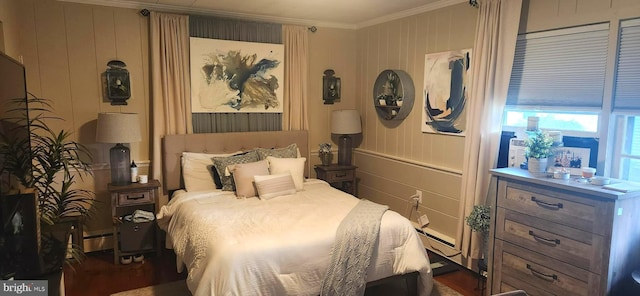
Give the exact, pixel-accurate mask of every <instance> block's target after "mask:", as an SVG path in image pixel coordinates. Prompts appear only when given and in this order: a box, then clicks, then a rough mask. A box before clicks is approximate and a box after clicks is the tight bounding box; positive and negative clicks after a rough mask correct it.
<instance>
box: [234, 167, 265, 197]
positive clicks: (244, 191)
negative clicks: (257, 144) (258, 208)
mask: <svg viewBox="0 0 640 296" xmlns="http://www.w3.org/2000/svg"><path fill="white" fill-rule="evenodd" d="M231 174H232V175H233V181H234V183H235V185H236V196H237V197H243V198H246V197H254V196H256V188H255V187H254V185H253V176H255V175H268V174H269V162H268V161H267V160H260V161H256V162H250V163H241V164H236V165H235V166H234V167H233V170H232V171H231Z"/></svg>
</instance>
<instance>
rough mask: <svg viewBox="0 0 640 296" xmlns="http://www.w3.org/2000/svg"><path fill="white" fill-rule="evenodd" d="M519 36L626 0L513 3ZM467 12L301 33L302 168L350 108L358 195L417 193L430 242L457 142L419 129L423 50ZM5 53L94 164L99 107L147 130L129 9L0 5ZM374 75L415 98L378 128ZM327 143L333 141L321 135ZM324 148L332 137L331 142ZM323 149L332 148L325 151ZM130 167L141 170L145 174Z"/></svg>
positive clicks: (397, 199) (137, 150)
mask: <svg viewBox="0 0 640 296" xmlns="http://www.w3.org/2000/svg"><path fill="white" fill-rule="evenodd" d="M524 11H525V12H524V14H525V15H526V18H525V17H523V22H522V23H523V28H524V29H523V30H526V31H528V32H531V31H539V30H543V29H550V28H555V27H566V26H572V25H578V24H585V23H592V22H599V21H606V20H617V19H623V18H630V17H635V16H640V4H639V3H638V1H637V0H608V1H602V0H535V1H525V8H524ZM476 17H477V9H476V8H472V7H470V6H468V5H467V4H459V5H455V6H452V7H448V8H443V9H439V10H436V11H432V12H427V13H422V14H419V15H415V16H410V17H406V18H403V19H400V20H396V21H392V22H388V23H385V24H380V25H375V26H370V27H366V28H362V29H359V30H344V29H332V28H319V29H318V31H317V32H316V33H309V47H310V53H309V54H310V57H309V94H308V98H309V104H308V108H309V124H310V140H309V147H310V149H311V152H312V154H311V157H310V160H309V161H310V162H311V163H312V164H317V163H319V159H318V157H316V156H317V145H318V144H319V143H321V142H329V141H331V142H333V141H332V139H331V134H330V126H329V122H330V116H331V111H332V110H337V109H351V108H356V109H358V110H360V112H361V115H362V121H363V134H362V136H363V138H362V141H361V143H360V145H359V147H358V148H357V150H356V153H355V161H354V162H355V164H356V165H358V167H359V168H358V178H359V186H358V190H359V196H361V197H366V198H368V199H371V200H374V201H378V202H381V203H384V204H388V205H390V206H391V208H392V209H393V210H396V211H398V212H400V213H401V214H403V215H407V211H406V210H407V207H406V206H407V199H408V198H409V196H411V195H412V194H414V193H415V190H416V189H418V190H422V191H423V193H424V198H423V199H424V202H423V204H422V206H421V207H420V211H421V212H422V213H426V214H428V216H429V218H430V220H431V224H430V226H429V229H428V231H432V232H433V233H435V234H436V235H438V236H440V237H441V238H444V239H447V240H450V239H452V238H454V237H455V233H456V230H455V228H456V224H457V221H458V219H459V218H460V217H458V216H457V215H458V205H459V200H460V186H461V185H460V184H461V171H462V161H461V155H462V154H463V147H464V138H463V137H458V136H448V135H436V134H426V133H422V132H421V131H420V123H421V109H422V88H423V78H424V55H425V54H428V53H435V52H442V51H447V50H454V49H463V48H471V47H472V45H473V38H474V30H475V22H476ZM0 22H2V28H3V34H2V35H3V39H4V47H5V51H6V53H7V54H8V55H10V56H12V57H14V58H16V59H18V60H19V59H20V57H22V59H23V61H24V64H25V66H26V67H27V83H28V89H29V91H30V92H32V93H34V94H36V95H38V96H42V97H46V98H50V99H52V100H53V101H54V107H55V109H56V112H57V114H59V115H60V116H61V117H62V118H64V119H65V121H64V122H58V123H53V125H54V126H55V127H56V128H65V129H69V130H72V131H74V135H75V137H77V138H76V139H77V140H78V141H80V142H81V143H83V144H86V145H88V146H89V147H90V148H91V149H92V150H93V151H94V154H95V158H96V162H98V163H100V162H103V163H106V162H108V154H107V153H108V149H109V146H110V145H107V144H96V143H95V140H94V132H95V119H96V118H97V114H98V113H99V112H106V111H121V112H137V113H139V114H141V119H142V123H143V125H144V128H143V133H144V135H145V136H144V138H145V139H148V134H149V133H148V131H149V124H148V122H149V113H148V112H149V82H148V80H149V79H148V78H149V76H148V73H149V65H148V39H147V36H148V20H147V18H144V17H141V16H140V15H138V12H137V10H134V9H120V8H108V7H102V6H93V5H80V4H73V3H67V2H57V1H53V0H0ZM112 59H119V60H123V61H124V62H125V63H127V69H128V70H129V71H130V72H131V77H132V81H131V82H132V90H133V94H132V98H131V99H130V100H129V105H128V106H125V107H114V106H111V105H110V104H109V103H108V102H106V101H104V100H103V94H102V92H103V91H102V81H103V77H102V75H104V71H105V70H106V68H107V66H106V64H107V62H108V61H109V60H112ZM326 69H333V70H335V72H336V75H337V76H338V77H341V79H342V100H341V101H340V102H336V103H335V104H334V105H324V104H323V102H322V91H321V88H322V75H323V72H324V70H326ZM385 69H401V70H404V71H406V72H407V73H409V75H410V76H411V77H412V79H413V82H414V84H415V90H416V93H415V97H416V102H415V104H414V106H413V110H412V112H411V114H410V115H409V116H408V117H407V118H406V119H405V120H403V121H400V122H383V121H381V120H380V119H379V118H378V117H377V115H376V113H375V110H374V107H373V102H372V96H373V95H372V87H373V82H374V80H375V78H376V77H377V75H378V74H379V73H380V72H381V71H382V70H385ZM333 140H335V138H334V139H333ZM333 143H335V142H333ZM334 149H336V150H337V147H335V148H334ZM132 158H133V159H135V160H136V161H138V160H140V161H141V162H142V163H143V164H144V162H145V161H147V160H148V159H149V141H148V140H144V141H142V142H140V143H134V144H132ZM141 170H142V171H143V172H144V171H145V170H146V167H145V166H143V167H142V168H141ZM94 174H95V178H90V179H87V180H85V182H84V183H83V184H82V187H83V188H87V189H91V190H94V191H95V192H96V194H97V198H98V200H99V203H98V204H97V207H99V211H98V214H97V215H96V216H95V217H94V218H93V219H92V220H90V221H89V222H88V224H89V225H88V227H87V228H86V229H87V231H86V235H93V234H100V233H105V232H109V231H110V228H109V227H110V218H109V210H108V209H109V198H108V194H107V192H106V183H107V182H108V179H109V171H108V170H106V169H104V167H100V166H97V169H96V170H95V172H94Z"/></svg>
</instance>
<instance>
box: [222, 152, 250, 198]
mask: <svg viewBox="0 0 640 296" xmlns="http://www.w3.org/2000/svg"><path fill="white" fill-rule="evenodd" d="M258 160H259V159H258V153H256V152H255V150H251V151H249V152H247V153H244V154H240V155H234V156H229V157H214V158H213V165H214V166H215V167H216V171H218V175H220V181H221V182H222V190H223V191H235V189H236V188H235V184H234V182H233V176H231V169H232V166H233V165H235V164H239V163H249V162H256V161H258ZM230 167H231V168H230Z"/></svg>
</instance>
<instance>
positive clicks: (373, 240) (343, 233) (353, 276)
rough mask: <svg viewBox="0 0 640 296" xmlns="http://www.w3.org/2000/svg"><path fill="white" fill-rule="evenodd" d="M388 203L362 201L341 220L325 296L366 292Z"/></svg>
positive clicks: (325, 286)
mask: <svg viewBox="0 0 640 296" xmlns="http://www.w3.org/2000/svg"><path fill="white" fill-rule="evenodd" d="M388 208H389V207H388V206H383V205H379V204H376V203H373V202H370V201H368V200H361V201H360V202H359V203H358V204H357V205H356V207H355V208H353V209H352V210H351V211H350V212H349V214H347V216H346V217H345V218H344V220H342V222H340V226H338V231H337V233H336V241H335V244H334V245H333V249H332V250H331V253H332V257H331V262H330V263H329V268H328V270H327V274H326V275H325V277H324V279H323V281H322V285H321V288H320V295H321V296H334V295H335V296H351V295H353V296H356V295H364V290H365V283H366V276H367V274H366V272H367V268H368V267H369V263H370V261H371V255H372V254H373V251H374V249H375V246H376V245H377V242H378V233H379V232H380V221H381V219H382V215H383V214H384V212H385V211H386V210H387V209H388Z"/></svg>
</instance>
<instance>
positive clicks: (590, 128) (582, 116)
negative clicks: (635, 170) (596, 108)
mask: <svg viewBox="0 0 640 296" xmlns="http://www.w3.org/2000/svg"><path fill="white" fill-rule="evenodd" d="M530 116H536V117H538V118H539V119H540V121H539V124H538V127H539V128H541V129H546V130H558V131H562V132H563V134H565V135H575V136H589V137H595V136H596V135H597V133H598V122H599V117H600V114H599V113H598V112H587V111H585V112H578V111H574V112H570V111H539V110H522V109H507V110H506V111H505V116H504V121H503V122H504V124H503V126H504V127H505V129H506V130H511V131H516V130H524V129H526V127H527V118H528V117H530Z"/></svg>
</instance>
